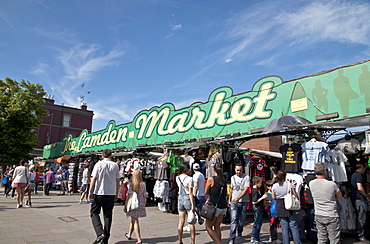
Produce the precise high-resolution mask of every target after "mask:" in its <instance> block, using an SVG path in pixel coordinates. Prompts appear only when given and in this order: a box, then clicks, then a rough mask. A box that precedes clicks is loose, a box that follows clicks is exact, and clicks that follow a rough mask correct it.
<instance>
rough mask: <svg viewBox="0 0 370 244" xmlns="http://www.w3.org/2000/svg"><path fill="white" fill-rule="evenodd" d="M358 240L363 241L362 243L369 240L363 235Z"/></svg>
mask: <svg viewBox="0 0 370 244" xmlns="http://www.w3.org/2000/svg"><path fill="white" fill-rule="evenodd" d="M358 240H359V241H360V242H364V243H370V241H369V240H368V239H366V238H365V237H360V238H359V239H358Z"/></svg>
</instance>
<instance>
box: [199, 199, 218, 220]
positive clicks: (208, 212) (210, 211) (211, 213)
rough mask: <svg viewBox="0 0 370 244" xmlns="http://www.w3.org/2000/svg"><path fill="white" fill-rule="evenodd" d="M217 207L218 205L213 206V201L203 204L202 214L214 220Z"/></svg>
mask: <svg viewBox="0 0 370 244" xmlns="http://www.w3.org/2000/svg"><path fill="white" fill-rule="evenodd" d="M216 208H217V207H215V206H213V205H212V203H210V202H206V203H205V204H204V205H203V207H202V210H200V216H201V217H203V218H205V219H208V220H210V221H212V220H213V219H214V217H215V214H216Z"/></svg>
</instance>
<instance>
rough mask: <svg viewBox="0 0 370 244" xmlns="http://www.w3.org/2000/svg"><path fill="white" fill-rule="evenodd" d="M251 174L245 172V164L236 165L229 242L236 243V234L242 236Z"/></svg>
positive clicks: (232, 182) (233, 177)
mask: <svg viewBox="0 0 370 244" xmlns="http://www.w3.org/2000/svg"><path fill="white" fill-rule="evenodd" d="M249 184H250V179H249V176H248V175H246V174H243V165H242V164H237V165H235V175H233V176H232V177H231V192H230V195H229V204H230V219H231V223H230V237H229V243H230V244H233V243H235V238H236V234H238V237H242V232H243V226H244V222H245V217H246V215H247V204H248V202H249V195H248V188H249Z"/></svg>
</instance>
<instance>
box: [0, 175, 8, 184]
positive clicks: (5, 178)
mask: <svg viewBox="0 0 370 244" xmlns="http://www.w3.org/2000/svg"><path fill="white" fill-rule="evenodd" d="M1 184H3V185H6V184H8V177H6V176H5V177H4V178H3V180H2V181H1Z"/></svg>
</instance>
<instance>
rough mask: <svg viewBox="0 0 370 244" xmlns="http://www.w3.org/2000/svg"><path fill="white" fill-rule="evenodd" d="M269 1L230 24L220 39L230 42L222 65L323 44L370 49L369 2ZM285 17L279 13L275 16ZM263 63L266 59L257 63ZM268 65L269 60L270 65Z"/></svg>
mask: <svg viewBox="0 0 370 244" xmlns="http://www.w3.org/2000/svg"><path fill="white" fill-rule="evenodd" d="M298 3H299V4H300V5H299V6H298V7H297V6H296V5H295V6H293V7H292V6H290V5H291V2H287V1H268V2H263V3H261V4H257V5H254V6H252V7H250V8H248V9H246V10H245V11H243V12H241V13H239V14H236V15H234V16H233V17H232V18H231V19H229V21H227V24H226V27H225V31H224V32H222V33H220V35H219V36H218V38H217V39H216V41H220V42H229V44H228V45H227V48H225V49H223V50H220V51H219V52H218V53H219V54H222V56H220V55H216V56H217V57H218V58H219V63H221V62H233V61H234V62H235V61H238V60H245V59H250V60H257V61H256V63H257V64H258V65H263V64H266V65H274V60H272V59H271V60H269V61H268V60H267V59H266V58H267V57H268V56H269V52H271V51H273V52H274V53H275V54H276V56H275V59H276V58H277V57H278V56H281V55H283V53H284V52H285V51H286V50H288V49H290V50H292V48H304V47H310V46H313V45H314V44H317V43H319V42H336V43H346V44H347V43H349V44H360V45H365V46H367V48H368V47H369V46H370V18H369V17H368V16H369V13H370V3H368V2H363V1H362V2H359V1H344V0H334V1H332V0H331V1H329V0H327V1H297V2H296V4H298ZM276 13H280V14H276ZM258 59H261V60H258ZM266 61H268V62H266Z"/></svg>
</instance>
